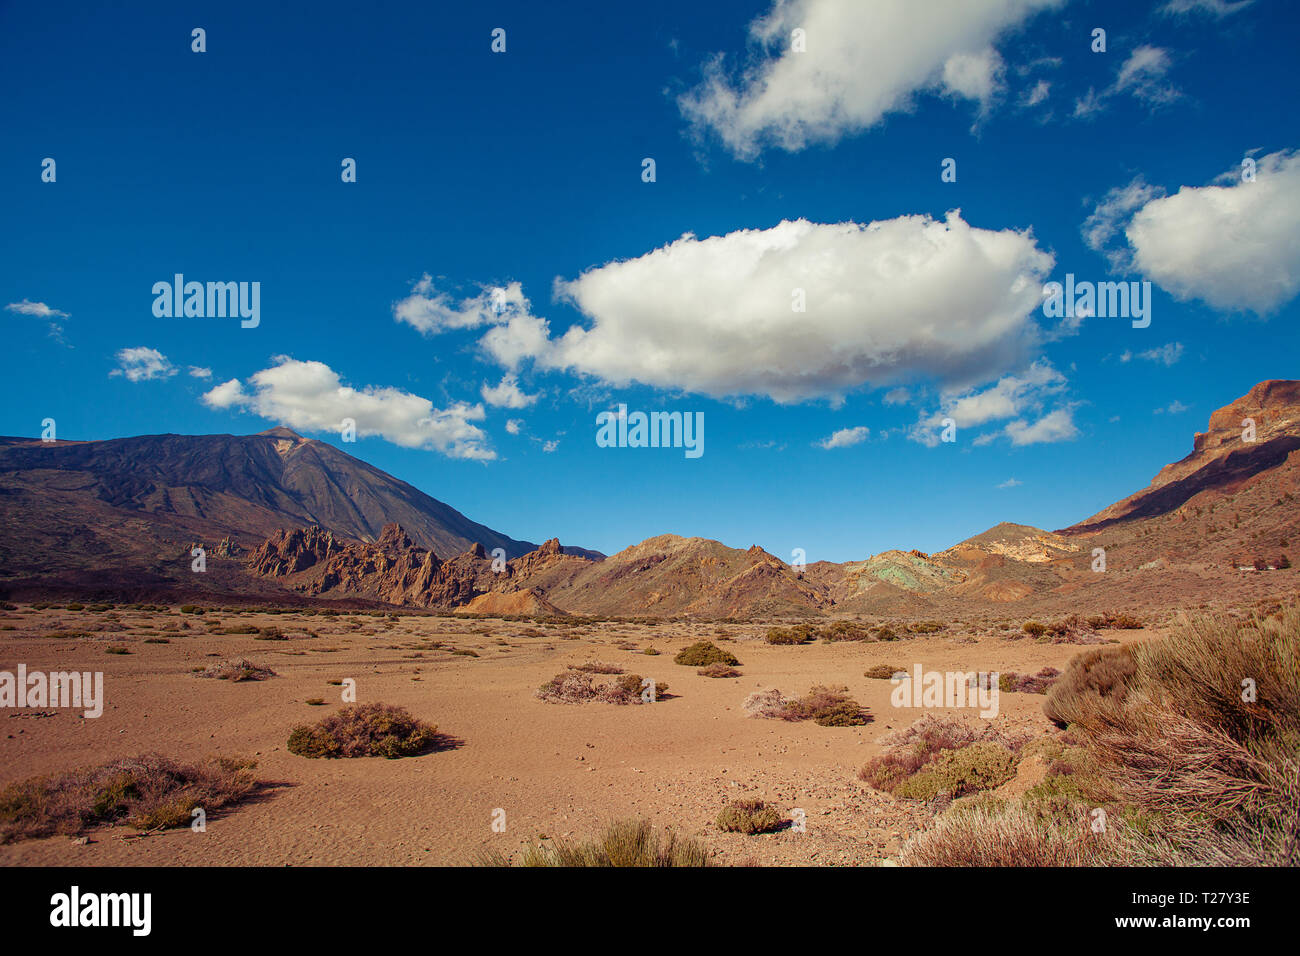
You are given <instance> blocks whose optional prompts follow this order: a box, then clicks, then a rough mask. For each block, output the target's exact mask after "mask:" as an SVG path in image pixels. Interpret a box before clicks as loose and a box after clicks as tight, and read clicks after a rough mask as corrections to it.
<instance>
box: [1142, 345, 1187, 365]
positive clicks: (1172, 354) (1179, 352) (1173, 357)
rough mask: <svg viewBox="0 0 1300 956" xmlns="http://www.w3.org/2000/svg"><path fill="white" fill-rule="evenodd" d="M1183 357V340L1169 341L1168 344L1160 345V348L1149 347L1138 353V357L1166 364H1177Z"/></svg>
mask: <svg viewBox="0 0 1300 956" xmlns="http://www.w3.org/2000/svg"><path fill="white" fill-rule="evenodd" d="M1182 357H1183V343H1182V342H1169V343H1168V344H1166V345H1162V346H1160V348H1158V349H1147V350H1146V351H1145V352H1139V353H1138V358H1141V359H1146V360H1147V361H1148V362H1156V363H1158V364H1160V365H1166V366H1167V365H1173V364H1175V363H1176V362H1177V361H1178V360H1179V359H1180V358H1182Z"/></svg>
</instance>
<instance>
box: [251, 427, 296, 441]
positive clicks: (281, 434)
mask: <svg viewBox="0 0 1300 956" xmlns="http://www.w3.org/2000/svg"><path fill="white" fill-rule="evenodd" d="M257 435H258V437H261V438H288V439H291V440H292V441H305V439H304V438H303V437H302V436H301V435H299V434H298V433H297V432H296V431H294V430H293V429H292V428H290V427H289V426H288V425H276V426H275V427H274V428H268V429H267V430H266V431H264V432H258V433H257Z"/></svg>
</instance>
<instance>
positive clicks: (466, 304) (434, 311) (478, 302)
mask: <svg viewBox="0 0 1300 956" xmlns="http://www.w3.org/2000/svg"><path fill="white" fill-rule="evenodd" d="M527 311H528V300H527V299H525V298H524V296H523V291H522V289H521V287H520V285H519V283H518V282H511V283H509V284H507V285H504V286H484V287H483V290H482V291H481V292H480V293H479V294H478V295H475V296H470V297H469V298H465V299H461V300H460V302H459V303H456V302H454V301H453V300H452V297H451V296H450V295H448V294H447V293H445V292H439V291H438V290H437V289H435V288H434V286H433V278H432V277H431V276H430V275H429V274H428V273H427V272H426V273H425V274H424V275H423V276H421V278H420V280H419V281H418V282H416V283H415V284H414V286H413V287H412V291H411V294H410V295H409V296H407V297H406V298H404V299H401V300H400V301H398V302H397V303H395V304H394V305H393V317H394V318H395V319H396V320H397V321H398V322H405V323H407V324H408V325H410V326H411V327H412V328H415V329H418V330H419V331H421V332H423V333H424V334H426V335H436V334H438V333H439V332H444V331H446V330H448V329H475V328H479V327H481V326H484V325H496V324H498V323H501V322H506V321H508V320H509V319H510V317H511V316H513V315H517V314H519V313H520V312H525V313H526V312H527Z"/></svg>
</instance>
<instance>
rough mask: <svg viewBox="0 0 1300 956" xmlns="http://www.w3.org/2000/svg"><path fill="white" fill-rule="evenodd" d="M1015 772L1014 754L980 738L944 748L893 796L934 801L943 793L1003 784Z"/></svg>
mask: <svg viewBox="0 0 1300 956" xmlns="http://www.w3.org/2000/svg"><path fill="white" fill-rule="evenodd" d="M1015 775H1016V756H1015V754H1013V753H1012V752H1011V751H1010V750H1008V749H1007V748H1006V747H1004V746H1002V745H1001V744H999V743H995V742H993V741H981V742H978V743H973V744H971V745H970V746H968V747H962V748H961V749H960V750H946V751H944V752H943V753H941V754H940V755H939V757H938V759H936V760H934V761H933V762H931V763H929V764H927V765H926V766H925V767H923V768H922V769H920V770H918V771H917V772H916V773H914V774H913V775H912V776H910V777H908V778H907V779H906V780H904V781H902V782H901V783H899V785H898V786H897V787H896V788H895V789H894V795H895V796H898V797H905V798H909V799H913V800H932V799H933V798H935V797H936V796H939V795H940V794H946V795H948V796H951V797H960V796H962V795H963V794H967V793H974V792H975V791H977V790H992V789H993V788H995V787H1000V786H1002V784H1004V783H1006V782H1007V781H1008V780H1010V779H1011V778H1012V777H1014V776H1015Z"/></svg>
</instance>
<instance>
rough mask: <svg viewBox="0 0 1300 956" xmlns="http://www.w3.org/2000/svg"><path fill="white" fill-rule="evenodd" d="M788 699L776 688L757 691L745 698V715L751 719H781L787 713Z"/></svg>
mask: <svg viewBox="0 0 1300 956" xmlns="http://www.w3.org/2000/svg"><path fill="white" fill-rule="evenodd" d="M788 703H789V701H788V700H787V698H786V697H785V696H784V695H782V693H781V692H780V691H779V690H777V689H776V688H772V689H771V690H756V691H754V693H752V694H750V695H749V696H748V697H746V698H745V703H744V708H745V713H746V714H747V715H748V716H750V717H780V716H782V715H783V714H784V713H785V709H786V705H787V704H788Z"/></svg>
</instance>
